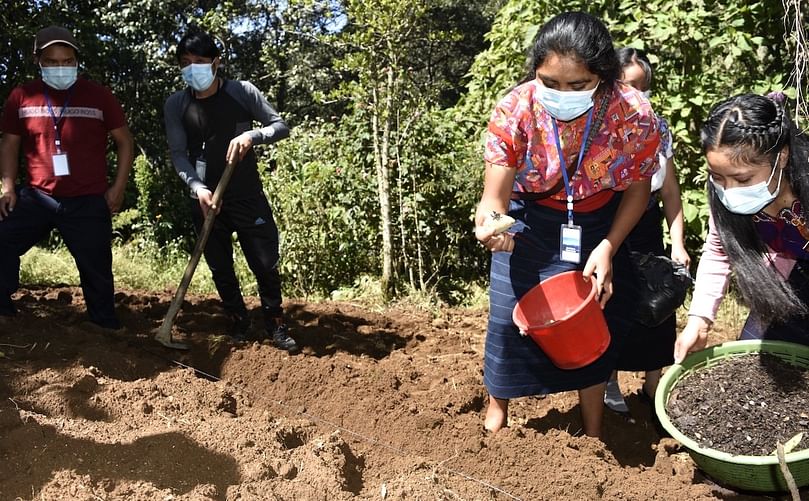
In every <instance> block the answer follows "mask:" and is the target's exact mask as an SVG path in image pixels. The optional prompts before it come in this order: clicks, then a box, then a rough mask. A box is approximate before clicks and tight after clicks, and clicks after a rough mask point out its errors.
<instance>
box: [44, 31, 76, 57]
mask: <svg viewBox="0 0 809 501" xmlns="http://www.w3.org/2000/svg"><path fill="white" fill-rule="evenodd" d="M55 43H63V44H66V45H69V46H71V47H73V48H74V49H76V51H77V52H78V50H79V43H78V42H76V39H75V38H73V35H72V34H71V33H70V32H69V31H68V30H66V29H65V28H62V27H61V26H48V27H47V28H42V29H41V30H39V31H38V32H37V35H36V37H34V54H36V53H37V52H39V51H41V50H43V49H45V48H46V47H50V46H51V45H53V44H55Z"/></svg>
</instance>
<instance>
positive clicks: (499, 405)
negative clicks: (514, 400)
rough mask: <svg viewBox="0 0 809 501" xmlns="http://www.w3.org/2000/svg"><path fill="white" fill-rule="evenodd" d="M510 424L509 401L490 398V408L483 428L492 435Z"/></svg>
mask: <svg viewBox="0 0 809 501" xmlns="http://www.w3.org/2000/svg"><path fill="white" fill-rule="evenodd" d="M507 422H508V400H507V399H501V398H494V397H492V396H489V408H488V409H486V419H485V420H484V421H483V427H484V428H485V429H486V430H487V431H490V432H492V433H495V432H497V431H500V429H501V428H503V427H504V426H506V424H507Z"/></svg>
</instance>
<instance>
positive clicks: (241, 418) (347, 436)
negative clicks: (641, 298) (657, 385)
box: [0, 287, 757, 501]
mask: <svg viewBox="0 0 809 501" xmlns="http://www.w3.org/2000/svg"><path fill="white" fill-rule="evenodd" d="M15 297H16V298H17V304H18V306H19V307H20V314H19V315H18V317H16V318H14V319H10V320H9V319H2V318H0V352H2V353H3V355H2V356H1V357H0V472H2V475H0V500H6V499H8V500H16V499H20V500H33V499H36V500H62V499H65V500H66V499H70V500H88V501H89V500H135V501H138V500H265V499H281V500H293V499H294V500H335V499H336V500H340V499H416V500H421V499H425V500H432V499H441V500H457V499H467V500H472V499H474V500H510V499H524V500H529V499H531V500H535V499H536V500H544V499H548V500H583V499H615V500H650V499H666V500H668V499H672V500H701V499H716V498H722V499H734V500H743V499H757V498H755V497H753V496H748V495H744V494H738V493H733V492H732V491H729V490H726V489H722V488H719V487H717V486H716V485H715V484H713V483H711V482H710V481H708V480H707V479H705V478H704V477H703V475H702V474H701V473H700V472H699V471H698V470H696V469H695V467H694V465H693V463H692V461H691V459H690V457H689V456H688V454H687V453H685V452H683V451H681V450H680V449H679V447H678V445H677V443H676V442H674V441H673V440H671V439H662V440H661V439H660V438H659V437H658V436H657V435H656V433H655V430H654V427H653V426H652V425H651V423H650V421H649V416H650V409H649V408H648V407H647V406H646V405H645V404H644V403H642V402H641V401H640V400H639V399H638V398H637V396H636V395H635V393H634V392H636V391H637V390H638V389H639V387H640V383H641V381H640V380H639V379H638V376H637V375H636V374H633V373H622V374H621V383H622V386H623V388H624V392H625V394H627V395H628V397H627V400H628V404H629V406H630V410H631V411H632V413H633V415H634V417H635V419H634V422H633V421H630V420H627V419H625V418H622V417H619V416H617V415H615V414H612V413H609V412H608V413H607V414H606V417H605V437H604V441H603V442H602V441H599V440H596V439H593V438H589V437H584V436H581V434H580V431H579V430H580V427H581V422H580V418H579V409H578V404H577V397H576V395H575V393H562V394H556V395H551V396H548V397H546V398H525V399H517V400H515V401H513V402H512V405H511V409H510V426H509V427H508V428H506V429H504V430H503V431H501V432H499V433H497V434H489V433H486V432H484V430H483V427H482V423H483V411H484V408H485V403H486V394H485V390H484V388H483V385H482V377H481V368H482V361H483V340H484V332H485V322H486V313H485V312H483V311H469V310H441V311H433V312H430V311H424V310H420V309H418V308H414V307H412V306H401V307H396V308H391V309H386V310H384V311H381V310H375V309H371V308H368V307H364V306H362V305H358V304H350V303H336V302H324V303H308V302H304V301H289V302H288V303H286V304H285V306H286V309H287V312H288V316H289V324H290V327H291V331H290V332H291V334H292V336H293V337H294V338H295V339H296V340H297V341H298V342H299V343H300V344H301V345H302V346H303V347H304V349H303V353H301V354H299V355H296V356H290V355H289V354H287V353H286V352H283V351H280V350H277V349H275V348H274V347H272V346H270V345H267V344H261V343H258V342H255V343H248V344H242V345H233V344H231V343H229V342H228V340H227V338H225V337H224V336H222V334H223V333H224V332H225V331H226V330H227V328H228V322H227V319H226V318H225V316H224V315H223V314H222V312H221V310H220V308H219V304H218V301H217V300H216V299H215V298H213V297H189V298H188V301H187V304H186V305H185V306H184V310H183V312H182V313H181V314H180V317H179V319H178V331H179V332H181V333H187V334H189V336H188V340H190V342H191V343H192V345H193V349H192V350H191V351H190V352H185V353H183V352H177V351H172V350H169V349H166V348H163V347H161V346H160V345H158V344H156V343H155V342H154V341H153V340H152V339H151V336H152V335H153V334H154V331H155V330H156V329H157V327H158V326H159V325H160V323H161V321H162V317H163V315H164V314H165V313H166V311H167V309H168V305H169V303H170V301H171V292H170V291H166V292H163V293H142V292H127V293H119V294H118V296H117V303H118V307H119V313H120V316H121V319H122V321H123V323H124V324H125V326H126V329H125V332H122V333H117V334H114V335H111V334H109V333H104V332H98V331H97V330H96V329H94V328H93V327H92V326H91V325H88V324H87V323H83V322H82V320H83V319H84V313H83V310H84V305H83V302H82V297H81V293H80V291H79V290H78V289H75V288H69V287H57V288H32V289H27V290H23V291H21V292H20V293H18V294H17V295H16V296H15ZM250 306H251V308H252V310H253V312H252V313H253V315H254V318H253V320H254V325H259V324H260V318H259V311H258V310H259V308H258V304H257V303H256V302H252V303H251V305H250ZM257 333H258V331H257V330H254V331H253V334H257ZM178 337H185V336H178ZM714 341H716V340H714Z"/></svg>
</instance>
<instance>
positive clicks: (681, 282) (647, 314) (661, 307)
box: [629, 252, 694, 327]
mask: <svg viewBox="0 0 809 501" xmlns="http://www.w3.org/2000/svg"><path fill="white" fill-rule="evenodd" d="M629 258H630V259H631V260H632V264H633V266H634V267H635V270H636V271H637V275H638V280H639V281H640V297H639V298H638V307H637V310H636V311H637V313H636V317H635V318H636V319H637V321H638V322H640V323H641V324H642V325H644V326H646V327H657V326H658V325H660V324H662V323H663V321H665V320H666V319H667V318H669V317H670V316H671V315H672V314H674V312H675V311H676V310H677V308H679V307H680V306H681V305H682V304H683V302H685V296H686V294H687V293H688V289H689V288H690V287H691V284H693V283H694V280H693V279H692V278H691V274H690V273H688V269H687V268H686V267H685V266H683V265H681V264H680V263H676V262H674V261H672V260H671V259H669V258H667V257H665V256H657V255H655V254H652V253H648V254H643V253H640V252H630V253H629Z"/></svg>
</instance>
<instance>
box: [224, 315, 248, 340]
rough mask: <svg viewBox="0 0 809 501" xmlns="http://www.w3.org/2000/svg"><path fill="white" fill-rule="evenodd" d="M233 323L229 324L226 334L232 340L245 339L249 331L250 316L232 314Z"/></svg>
mask: <svg viewBox="0 0 809 501" xmlns="http://www.w3.org/2000/svg"><path fill="white" fill-rule="evenodd" d="M231 318H232V320H233V325H231V326H230V331H229V332H228V334H229V335H230V337H232V338H233V340H234V341H247V333H248V332H249V331H250V325H251V322H250V317H249V316H241V315H232V316H231Z"/></svg>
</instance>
